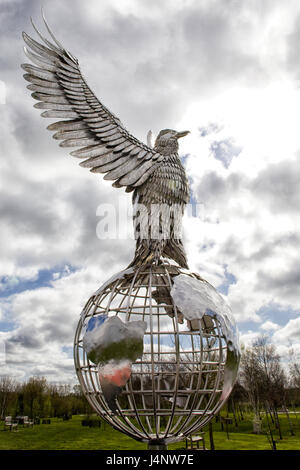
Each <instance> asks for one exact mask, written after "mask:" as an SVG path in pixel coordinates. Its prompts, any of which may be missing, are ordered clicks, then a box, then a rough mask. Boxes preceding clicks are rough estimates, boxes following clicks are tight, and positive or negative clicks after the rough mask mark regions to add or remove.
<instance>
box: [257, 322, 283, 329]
mask: <svg viewBox="0 0 300 470" xmlns="http://www.w3.org/2000/svg"><path fill="white" fill-rule="evenodd" d="M260 328H261V329H262V330H265V331H276V330H278V329H279V328H280V325H278V324H277V323H274V322H272V321H266V322H264V323H263V324H262V325H261V326H260Z"/></svg>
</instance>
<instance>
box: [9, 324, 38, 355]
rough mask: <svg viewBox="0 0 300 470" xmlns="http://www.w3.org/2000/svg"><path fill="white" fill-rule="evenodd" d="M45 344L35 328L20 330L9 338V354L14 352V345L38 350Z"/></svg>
mask: <svg viewBox="0 0 300 470" xmlns="http://www.w3.org/2000/svg"><path fill="white" fill-rule="evenodd" d="M42 344H43V337H42V335H41V334H40V332H38V330H36V329H35V328H33V327H32V326H31V327H25V328H19V329H18V331H17V332H16V333H14V334H12V336H11V337H10V338H9V340H8V341H7V344H6V348H7V350H8V352H10V353H11V352H12V350H13V345H18V346H21V347H23V348H26V349H37V348H40V347H41V346H42Z"/></svg>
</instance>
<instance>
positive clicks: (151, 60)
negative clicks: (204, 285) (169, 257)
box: [0, 0, 300, 380]
mask: <svg viewBox="0 0 300 470" xmlns="http://www.w3.org/2000/svg"><path fill="white" fill-rule="evenodd" d="M2 3H3V6H4V7H5V8H3V12H2V15H3V24H5V25H6V29H5V31H4V30H3V32H2V35H1V43H2V45H3V50H4V51H7V52H5V53H4V54H3V57H2V61H3V66H2V68H1V72H2V75H1V79H2V80H3V81H4V82H5V83H6V84H7V99H6V105H4V106H1V109H0V111H1V113H2V116H1V120H0V127H1V133H2V135H3V136H5V138H4V139H2V141H1V153H2V155H3V157H2V158H1V160H0V169H1V173H0V175H1V176H0V197H1V209H0V216H1V233H0V256H1V264H0V278H2V277H5V278H6V279H10V280H11V281H12V280H13V279H15V280H16V281H18V282H20V283H22V282H23V281H24V280H34V279H38V276H39V272H40V271H41V270H43V269H44V270H49V271H51V272H53V273H54V274H53V280H52V284H51V285H52V287H41V288H37V289H35V290H27V291H25V292H21V293H20V294H16V295H15V296H14V297H10V298H9V299H6V300H4V301H2V303H1V306H2V317H1V319H2V320H3V318H5V319H6V321H7V318H8V316H7V315H8V313H9V315H10V317H9V319H10V320H11V321H14V322H15V323H16V327H15V328H16V329H15V330H14V331H13V332H8V333H5V338H6V339H5V341H6V344H8V346H9V347H8V350H7V355H8V358H9V360H8V362H7V364H6V366H5V367H6V368H5V370H6V371H10V372H12V371H14V372H15V373H16V374H17V375H18V376H19V377H21V376H22V374H24V372H26V374H27V375H30V374H33V373H38V374H45V375H49V377H61V378H66V380H70V377H71V376H73V373H74V371H73V365H72V361H71V360H70V358H69V356H68V354H67V353H66V352H64V351H63V350H62V347H63V346H64V345H68V346H70V345H71V343H72V338H73V334H74V328H75V326H76V322H77V318H78V314H79V310H80V307H81V306H82V304H83V303H84V301H85V300H86V299H87V297H88V296H89V295H90V293H91V292H92V291H93V290H94V289H96V288H97V287H99V284H100V283H101V281H105V280H106V279H108V278H109V277H110V275H112V274H114V273H116V272H118V271H119V270H121V269H124V267H126V265H127V264H128V263H129V262H130V260H131V258H132V254H133V250H134V243H133V241H132V240H129V241H126V240H99V239H97V237H96V226H97V223H98V220H99V219H98V218H97V216H96V210H97V207H98V205H99V203H106V202H107V203H113V204H114V205H115V206H116V207H118V205H119V201H120V199H123V198H125V197H126V198H127V200H129V198H130V196H129V195H126V196H125V195H124V192H123V191H116V190H114V189H113V188H111V186H110V184H109V183H108V182H104V181H103V180H102V178H99V177H96V176H95V175H92V174H90V173H89V172H87V171H84V170H83V169H82V168H80V167H78V164H77V161H76V160H75V159H73V160H72V159H71V158H69V157H68V156H67V153H66V152H65V151H64V150H63V149H60V148H58V147H57V143H56V142H55V141H53V140H52V139H51V138H50V133H49V132H48V131H46V130H45V127H46V125H47V124H48V122H46V120H43V119H41V118H40V116H39V113H38V112H37V110H33V109H32V104H33V103H32V99H31V97H30V94H29V91H28V90H26V88H25V85H26V84H25V82H24V80H23V78H22V73H21V71H20V70H19V63H21V61H25V59H24V57H23V55H22V46H23V44H22V40H21V37H19V36H16V34H15V31H16V29H17V30H22V29H25V30H26V31H27V32H30V31H32V29H31V28H30V26H29V24H30V23H29V16H30V15H33V17H34V18H35V19H36V20H37V22H38V23H39V24H40V21H39V19H40V13H39V5H38V3H37V2H35V1H28V2H26V5H25V3H24V2H20V1H19V2H16V1H13V2H2ZM225 3H226V8H224V5H225ZM44 7H45V10H46V15H47V17H48V20H49V22H50V24H51V25H52V27H53V29H54V31H55V32H56V34H57V36H58V38H59V39H60V40H61V41H62V42H64V43H66V46H67V47H68V48H69V49H71V51H72V52H73V53H74V54H75V55H77V56H78V57H79V59H80V62H81V64H82V70H83V72H84V75H85V77H86V78H87V81H88V82H89V84H90V85H91V87H92V88H93V89H94V90H95V91H96V94H97V95H98V96H99V98H101V99H103V102H104V104H105V105H107V106H108V107H109V108H110V109H112V111H113V112H115V113H116V114H117V115H118V116H119V117H120V118H121V120H122V122H124V124H125V125H126V127H128V129H129V130H130V131H131V132H132V133H133V134H134V135H136V136H137V137H138V138H141V139H143V140H144V141H145V139H146V134H147V131H148V130H149V129H150V128H151V129H152V130H153V132H154V134H156V133H157V132H158V131H159V130H160V128H166V127H174V128H178V129H186V128H187V129H190V130H191V131H192V133H191V134H190V135H189V136H188V137H186V138H185V139H183V140H182V142H181V143H180V145H181V146H180V151H181V153H182V154H190V156H189V158H188V160H187V172H188V175H189V176H190V177H191V178H192V179H193V191H194V196H195V198H196V199H197V202H198V203H200V204H202V208H203V210H202V211H201V217H199V218H198V219H195V218H191V217H186V218H185V230H184V232H185V239H186V247H187V252H188V258H189V261H190V267H191V269H193V270H195V271H198V272H200V274H201V275H203V276H204V277H205V278H206V279H207V280H208V281H209V282H211V283H212V284H213V285H214V286H216V287H220V286H222V285H223V284H224V282H225V281H226V269H227V272H229V273H231V274H232V275H233V276H234V278H235V283H233V284H231V285H230V286H229V288H228V301H229V303H230V304H231V306H232V309H233V312H234V314H235V316H236V318H237V319H238V320H239V322H240V325H241V328H242V327H243V324H244V322H245V321H246V322H247V321H249V320H250V321H253V322H254V324H255V323H256V324H257V331H258V329H259V328H262V329H263V330H265V331H270V332H272V331H274V334H273V339H274V341H276V344H277V345H278V346H279V347H281V348H283V349H284V348H286V347H287V346H286V345H287V343H288V341H294V342H295V344H296V345H297V344H298V339H297V334H296V332H298V319H292V320H291V319H287V320H286V325H285V326H284V327H283V328H280V329H278V330H275V326H276V325H277V321H276V320H274V318H273V317H272V314H270V318H267V319H265V318H262V317H260V316H259V314H258V312H259V310H260V309H261V308H262V307H264V306H266V305H269V304H271V303H276V304H278V305H280V306H281V307H282V308H290V309H292V310H293V311H294V312H295V311H297V309H299V308H300V306H299V298H300V297H299V294H300V291H299V289H300V287H299V286H300V282H299V279H300V272H299V270H298V261H297V260H298V257H299V255H298V252H299V241H300V216H299V203H300V193H299V187H300V181H299V176H298V175H299V174H300V168H299V148H300V146H299V140H298V139H299V137H298V135H299V132H298V123H299V118H300V116H299V113H300V111H299V109H300V106H299V104H300V103H299V101H300V92H299V89H298V88H297V86H298V82H297V80H298V79H299V71H298V68H297V65H296V64H297V61H296V60H295V57H297V56H298V55H297V54H298V47H299V46H298V44H299V38H298V30H299V28H298V19H297V18H298V17H300V6H299V3H298V2H297V1H294V0H291V1H290V2H289V3H288V4H284V3H283V2H280V1H279V0H275V1H273V0H272V2H271V1H265V2H260V1H258V0H256V1H254V2H236V1H233V0H232V1H231V0H230V1H226V2H224V1H222V0H209V1H208V0H207V1H202V2H199V1H196V0H176V1H171V0H168V1H165V2H161V1H158V0H153V1H152V2H151V3H149V2H146V1H145V0H139V1H137V0H126V1H125V0H124V1H122V2H119V1H117V0H112V1H111V0H110V1H108V0H103V1H102V2H98V1H89V2H87V3H85V4H83V3H82V2H79V1H78V0H74V1H72V5H71V2H69V1H65V2H61V1H57V0H51V2H50V1H48V0H46V2H45V3H44ZM200 128H202V129H206V128H207V129H208V131H209V132H208V133H207V135H206V136H204V137H201V135H200V131H199V129H200ZM214 142H216V143H217V144H220V145H219V146H220V148H222V145H221V143H222V142H234V145H236V146H238V148H240V149H241V152H240V153H239V154H238V155H237V156H235V157H234V158H232V160H231V162H229V163H230V164H229V165H228V166H227V167H226V165H224V164H223V163H222V161H221V160H218V159H216V158H214V155H213V153H212V152H211V146H212V144H213V143H214ZM65 265H69V266H73V267H76V269H77V271H76V272H75V273H74V272H73V273H71V274H70V273H67V272H66V273H64V274H62V269H63V268H62V267H63V266H65ZM55 273H56V274H55ZM76 312H77V313H76ZM253 328H254V327H253ZM257 331H248V332H247V333H245V334H243V335H242V341H245V342H247V343H249V342H250V340H251V339H254V338H255V336H257ZM9 338H10V339H9ZM283 349H282V350H283ZM3 371H4V369H3V368H1V373H4V372H3Z"/></svg>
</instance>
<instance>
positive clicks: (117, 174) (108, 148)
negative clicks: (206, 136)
mask: <svg viewBox="0 0 300 470" xmlns="http://www.w3.org/2000/svg"><path fill="white" fill-rule="evenodd" d="M43 19H44V22H45V25H46V28H47V30H48V32H49V34H50V36H51V38H52V40H53V41H54V43H52V42H50V41H49V40H48V39H47V38H45V37H44V36H43V35H42V34H41V33H40V32H39V31H38V29H37V28H36V26H35V25H34V23H33V22H32V25H33V27H34V29H35V31H36V32H37V34H38V35H39V37H40V38H41V39H42V41H43V42H44V43H45V45H43V44H41V43H39V42H37V41H35V40H34V39H32V38H31V37H30V36H28V35H27V34H26V33H23V38H24V41H25V43H26V45H27V46H28V47H24V51H25V54H26V55H27V56H28V57H29V59H30V60H31V61H32V62H33V63H34V64H35V65H32V64H22V68H23V69H24V70H25V71H26V74H25V75H24V78H25V79H26V80H27V81H29V82H30V85H28V87H27V88H29V89H30V90H31V91H33V93H32V97H33V98H34V99H36V100H38V103H36V104H35V105H34V107H35V108H38V109H43V110H45V111H43V112H42V114H41V116H43V117H48V118H59V119H60V120H59V121H58V122H55V123H53V124H50V125H49V126H48V129H49V130H51V131H56V133H55V134H54V135H53V137H54V138H55V139H59V140H62V142H61V143H60V146H61V147H81V148H80V149H79V150H75V151H72V152H71V155H73V156H74V157H79V158H83V159H85V160H84V161H83V162H81V163H80V165H81V166H83V167H86V168H90V169H91V171H92V172H93V173H106V174H105V176H104V179H106V180H113V181H114V184H113V186H115V187H121V186H126V191H127V192H129V191H132V190H133V189H134V188H136V187H138V186H140V185H142V184H143V183H144V182H145V181H146V180H147V179H148V177H149V176H150V175H151V174H152V172H153V171H154V170H155V168H156V167H157V166H158V165H159V164H160V163H161V162H162V160H163V159H164V157H163V156H162V155H161V154H159V153H156V152H155V150H154V149H152V148H150V147H149V146H147V145H145V144H144V143H142V142H140V141H139V140H138V139H136V138H135V137H133V136H132V135H131V134H129V133H128V132H127V130H126V129H125V128H124V127H123V125H122V123H121V122H120V120H119V119H118V118H117V117H116V116H115V115H114V114H113V113H112V112H111V111H109V110H108V109H107V108H106V107H105V106H104V105H103V104H102V103H101V102H100V101H99V100H98V99H97V97H96V96H95V95H94V93H93V92H92V91H91V89H90V88H89V86H88V85H87V83H86V81H85V79H84V77H83V76H82V73H81V71H80V68H79V63H78V60H77V59H76V58H75V57H74V56H73V55H72V54H71V53H70V52H68V51H66V50H65V49H64V48H63V46H62V45H61V44H60V43H59V42H58V41H57V39H56V38H55V37H54V35H53V33H52V32H51V30H50V28H49V26H48V24H47V22H46V20H45V17H44V15H43ZM65 119H67V120H65Z"/></svg>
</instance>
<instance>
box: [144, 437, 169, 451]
mask: <svg viewBox="0 0 300 470" xmlns="http://www.w3.org/2000/svg"><path fill="white" fill-rule="evenodd" d="M148 450H168V446H167V445H166V443H165V442H164V441H160V440H158V439H157V440H153V441H149V442H148Z"/></svg>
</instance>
